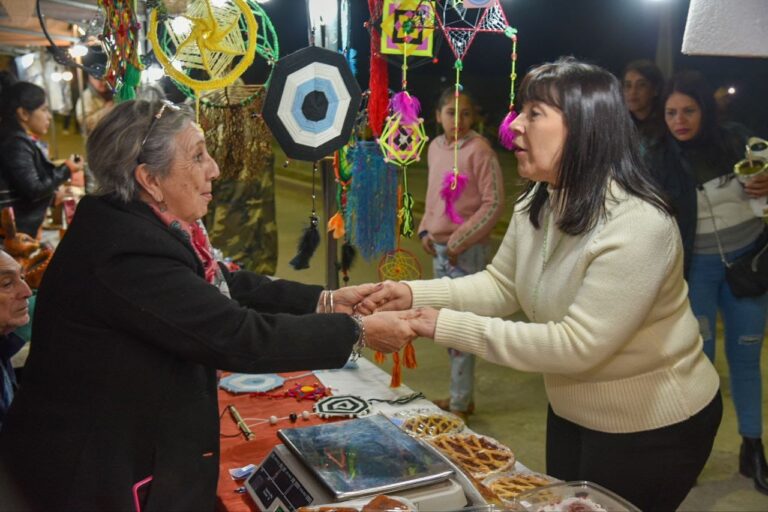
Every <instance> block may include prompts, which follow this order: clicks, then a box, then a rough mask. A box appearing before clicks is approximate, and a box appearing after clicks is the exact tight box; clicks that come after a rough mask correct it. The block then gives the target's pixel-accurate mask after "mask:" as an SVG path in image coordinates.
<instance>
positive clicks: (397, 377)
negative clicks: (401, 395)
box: [389, 352, 403, 388]
mask: <svg viewBox="0 0 768 512" xmlns="http://www.w3.org/2000/svg"><path fill="white" fill-rule="evenodd" d="M392 363H393V365H392V380H391V381H390V382H389V387H391V388H399V387H400V384H402V383H403V369H402V367H401V366H400V354H398V353H397V352H392Z"/></svg>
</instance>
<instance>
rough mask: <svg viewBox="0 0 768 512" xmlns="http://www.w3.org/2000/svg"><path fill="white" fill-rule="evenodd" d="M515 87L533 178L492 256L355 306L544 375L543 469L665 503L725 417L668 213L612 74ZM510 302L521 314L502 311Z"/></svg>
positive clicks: (682, 491)
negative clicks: (406, 318) (397, 315)
mask: <svg viewBox="0 0 768 512" xmlns="http://www.w3.org/2000/svg"><path fill="white" fill-rule="evenodd" d="M520 97H521V105H522V110H521V112H520V115H519V116H518V118H517V119H516V120H515V122H514V123H513V124H512V130H513V131H514V132H515V133H516V139H515V140H516V143H517V149H516V151H515V155H516V157H517V160H518V172H519V173H520V175H521V176H522V177H524V178H526V179H528V180H530V182H529V185H528V187H527V188H526V190H525V191H524V192H523V194H522V196H521V198H520V199H519V201H518V204H517V206H516V208H515V213H514V215H513V217H512V219H511V221H510V223H509V229H508V231H507V234H506V236H505V237H504V240H503V242H502V244H501V247H500V248H499V251H498V253H497V254H496V256H495V257H494V259H493V261H492V263H491V264H490V265H489V266H488V267H487V268H486V269H485V270H484V271H482V272H479V273H477V274H473V275H471V276H467V277H462V278H459V279H435V280H430V281H411V282H407V283H405V282H400V283H396V282H386V283H385V285H384V287H383V288H382V289H380V290H379V291H378V292H376V293H374V294H372V295H370V296H369V297H368V298H367V299H366V300H365V301H363V303H361V304H360V305H359V306H358V309H359V310H361V311H372V310H375V309H379V310H382V309H408V308H411V307H420V308H421V310H420V315H419V317H418V319H417V320H414V321H412V322H413V324H412V325H413V328H414V330H415V331H416V332H417V334H419V335H420V336H424V337H427V338H432V339H434V340H435V343H437V344H439V345H442V346H445V347H452V348H455V349H458V350H461V351H466V352H470V353H473V354H476V355H478V356H480V357H483V358H484V359H487V360H489V361H492V362H495V363H498V364H503V365H506V366H509V367H511V368H515V369H517V370H522V371H529V372H542V373H544V381H545V385H546V389H547V395H548V398H549V411H548V418H547V473H549V474H550V475H553V476H555V477H558V478H561V479H563V480H591V481H593V482H596V483H599V484H601V485H603V486H605V487H607V488H608V489H611V490H613V491H614V492H616V493H618V494H619V495H621V496H623V497H625V498H626V499H628V500H629V501H631V502H633V503H634V504H635V505H637V506H638V507H640V509H642V510H643V511H650V510H675V509H676V508H677V507H678V506H679V504H680V503H681V502H682V501H683V499H684V498H685V496H686V495H687V494H688V491H689V490H690V489H691V487H692V486H693V485H694V483H695V481H696V478H697V477H698V475H699V473H700V471H701V469H702V468H703V467H704V463H705V462H706V460H707V458H708V457H709V454H710V451H711V449H712V443H713V441H714V437H715V433H716V431H717V428H718V426H719V424H720V419H721V416H722V403H721V400H720V393H719V379H718V375H717V373H716V371H715V369H714V367H713V366H712V364H711V363H710V362H709V360H708V359H707V357H706V356H705V355H704V353H703V352H702V342H701V337H700V336H699V330H698V324H697V322H696V318H695V317H694V316H693V314H692V312H691V308H690V305H689V303H688V298H687V286H686V283H685V281H684V280H683V256H682V247H681V242H680V235H679V233H678V230H677V227H676V225H675V221H674V219H673V218H672V217H671V216H670V210H669V207H668V206H667V204H666V203H665V202H664V200H663V199H662V198H661V197H662V195H661V193H660V192H659V191H658V189H657V187H656V185H654V184H653V182H652V181H651V180H650V179H649V175H648V173H647V172H646V170H645V169H644V168H643V166H642V165H641V164H640V159H639V156H638V150H637V132H636V131H635V129H634V126H633V124H632V120H631V119H630V117H629V114H628V113H627V111H626V108H625V106H624V103H623V101H622V94H621V86H620V84H619V82H618V80H617V79H616V78H615V77H613V76H612V75H611V74H610V73H608V72H607V71H605V70H603V69H601V68H599V67H597V66H593V65H589V64H584V63H581V62H578V61H576V60H574V59H561V60H559V61H557V62H555V63H551V64H544V65H541V66H539V67H537V68H535V69H533V70H532V71H531V72H530V73H528V75H527V76H526V78H525V79H524V80H523V83H522V84H521V86H520ZM520 310H522V311H523V312H524V313H525V315H526V316H527V317H528V319H529V321H528V322H521V321H511V320H504V319H503V318H502V317H505V316H508V315H510V314H512V313H515V312H517V311H520Z"/></svg>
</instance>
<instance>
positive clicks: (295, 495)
mask: <svg viewBox="0 0 768 512" xmlns="http://www.w3.org/2000/svg"><path fill="white" fill-rule="evenodd" d="M283 458H284V457H283ZM283 458H281V457H280V456H279V453H278V452H277V451H274V450H273V451H272V452H271V453H270V454H269V455H268V456H267V458H266V459H264V462H262V464H261V466H259V468H258V469H257V470H256V471H255V472H254V473H253V474H252V475H251V476H250V477H248V481H247V484H246V487H247V488H248V492H249V493H250V494H251V497H252V498H253V499H254V500H255V501H256V503H258V504H259V505H260V508H261V509H262V510H269V511H275V512H288V511H291V510H296V509H298V508H300V507H305V506H307V505H311V504H312V503H313V502H314V501H315V497H313V496H312V494H311V493H310V491H309V490H308V489H307V488H306V487H305V486H304V485H302V483H301V482H300V481H299V479H298V478H297V476H298V475H296V474H295V469H294V470H292V468H289V467H288V466H287V465H286V464H285V462H284V460H283Z"/></svg>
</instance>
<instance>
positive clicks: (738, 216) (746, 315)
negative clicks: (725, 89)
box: [647, 71, 768, 494]
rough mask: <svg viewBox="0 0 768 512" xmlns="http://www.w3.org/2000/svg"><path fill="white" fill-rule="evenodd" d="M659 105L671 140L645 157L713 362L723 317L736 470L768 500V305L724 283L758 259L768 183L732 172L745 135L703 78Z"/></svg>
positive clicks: (686, 75)
mask: <svg viewBox="0 0 768 512" xmlns="http://www.w3.org/2000/svg"><path fill="white" fill-rule="evenodd" d="M663 100H664V118H665V121H666V125H667V133H666V134H665V136H664V139H663V140H662V141H661V143H660V144H659V145H658V146H655V147H654V148H652V150H651V151H650V153H649V154H648V155H647V157H648V160H649V161H648V166H649V167H650V169H651V170H652V171H653V172H655V173H656V175H657V178H658V180H659V182H660V184H661V185H662V186H663V188H664V190H665V191H666V192H667V194H668V195H669V199H670V201H671V202H672V204H673V206H674V207H675V210H676V216H677V221H678V226H679V228H680V232H681V235H682V238H683V247H684V251H685V263H686V265H685V275H686V279H687V280H688V285H689V296H690V300H691V307H692V308H693V311H694V313H695V314H696V317H697V318H698V320H699V327H700V330H701V335H702V338H703V339H704V351H705V352H706V354H707V356H708V357H709V358H710V359H712V360H713V361H714V358H715V338H716V320H717V313H718V311H719V312H720V315H721V318H722V321H723V324H724V332H725V353H726V357H727V359H728V365H729V369H730V377H731V379H730V382H731V392H732V395H733V402H734V405H735V407H736V415H737V417H738V424H739V433H740V434H741V436H742V438H743V443H742V446H741V453H740V457H739V470H740V472H741V474H742V475H744V476H747V477H750V478H754V481H755V488H756V489H757V490H758V491H760V492H762V493H764V494H768V465H766V460H765V455H764V452H763V445H762V441H761V436H762V432H763V431H762V423H763V419H762V382H761V375H760V351H761V348H762V344H763V338H764V335H765V323H766V310H767V308H768V296H767V295H766V294H765V293H764V290H761V291H762V292H763V293H762V294H760V292H759V291H758V292H755V293H758V295H753V296H749V297H745V296H742V295H744V293H743V290H741V289H739V287H735V286H736V285H735V283H730V282H729V281H731V279H726V276H727V273H729V272H730V271H729V270H728V267H729V266H731V265H732V264H733V263H734V262H736V261H737V260H738V259H739V258H740V257H744V256H745V255H748V254H752V253H753V252H755V251H756V250H757V249H758V247H757V245H759V244H760V243H761V242H762V239H763V238H764V237H761V236H760V235H761V233H763V231H764V229H765V223H764V221H763V219H761V218H758V217H756V216H755V214H754V213H753V212H752V210H751V208H750V206H749V199H750V197H761V196H766V195H768V177H766V176H764V177H760V178H754V179H752V180H747V181H746V183H741V182H740V181H739V180H738V179H736V175H735V174H734V172H733V171H734V164H736V163H737V162H738V161H739V160H741V159H742V158H743V154H744V148H745V144H746V142H747V136H746V133H744V132H746V129H745V128H744V127H742V126H740V125H736V124H728V125H720V124H719V122H718V119H717V108H716V104H715V99H714V95H713V90H712V89H711V88H710V87H709V86H708V84H707V83H706V80H705V79H704V77H703V75H702V74H701V73H699V72H696V71H684V72H680V73H678V74H676V75H675V76H673V77H672V79H671V80H670V81H669V83H668V84H667V87H666V89H665V92H664V96H663ZM762 243H763V244H764V242H762Z"/></svg>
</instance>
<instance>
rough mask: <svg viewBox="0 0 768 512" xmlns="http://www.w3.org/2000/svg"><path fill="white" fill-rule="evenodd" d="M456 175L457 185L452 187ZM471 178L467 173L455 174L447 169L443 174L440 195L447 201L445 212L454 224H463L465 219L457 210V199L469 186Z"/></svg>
mask: <svg viewBox="0 0 768 512" xmlns="http://www.w3.org/2000/svg"><path fill="white" fill-rule="evenodd" d="M454 176H456V186H455V187H453V188H451V185H452V184H453V180H454ZM468 181H469V178H468V177H467V175H466V174H458V175H454V173H453V171H447V172H446V173H445V176H443V185H442V187H440V197H442V198H443V201H445V214H446V215H447V216H448V218H449V219H450V220H451V222H453V223H454V224H461V223H462V222H464V219H463V218H462V217H461V215H459V213H458V212H457V211H456V206H455V205H456V201H458V199H459V197H460V196H461V193H462V192H464V189H465V188H466V187H467V182H468Z"/></svg>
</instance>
